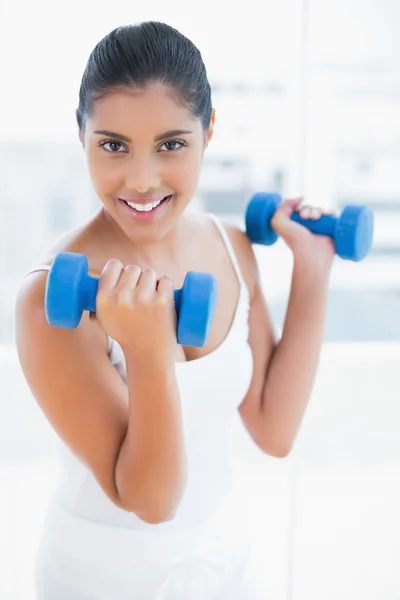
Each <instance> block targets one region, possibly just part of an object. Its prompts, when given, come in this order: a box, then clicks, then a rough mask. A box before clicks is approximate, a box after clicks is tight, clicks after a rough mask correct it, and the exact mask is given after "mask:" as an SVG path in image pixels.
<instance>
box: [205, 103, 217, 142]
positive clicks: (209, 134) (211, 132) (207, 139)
mask: <svg viewBox="0 0 400 600" xmlns="http://www.w3.org/2000/svg"><path fill="white" fill-rule="evenodd" d="M214 125H215V108H213V109H212V113H211V119H210V126H209V128H208V131H207V133H206V137H205V145H204V149H206V148H207V146H208V144H209V142H211V140H212V137H213V135H214Z"/></svg>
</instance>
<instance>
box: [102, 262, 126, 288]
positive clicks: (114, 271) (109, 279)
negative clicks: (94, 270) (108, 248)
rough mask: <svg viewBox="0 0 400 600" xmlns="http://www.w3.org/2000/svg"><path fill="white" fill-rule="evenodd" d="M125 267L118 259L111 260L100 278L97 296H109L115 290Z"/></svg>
mask: <svg viewBox="0 0 400 600" xmlns="http://www.w3.org/2000/svg"><path fill="white" fill-rule="evenodd" d="M123 269H124V265H123V264H122V263H121V261H120V260H118V259H117V258H111V259H110V260H109V261H108V262H107V263H106V264H105V265H104V268H103V270H102V272H101V275H100V278H99V284H98V288H97V295H98V296H99V295H102V294H104V293H105V294H107V293H109V292H110V291H111V290H113V289H114V288H115V286H116V285H117V283H118V281H119V278H120V275H121V273H122V272H123Z"/></svg>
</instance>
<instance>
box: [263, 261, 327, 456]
mask: <svg viewBox="0 0 400 600" xmlns="http://www.w3.org/2000/svg"><path fill="white" fill-rule="evenodd" d="M329 274H330V268H329V265H327V266H326V265H322V266H321V267H317V268H315V267H314V266H313V267H312V268H308V267H307V266H306V265H303V264H296V263H295V264H294V268H293V274H292V285H291V292H290V297H289V303H288V309H287V313H286V319H285V324H284V328H283V332H282V337H281V340H280V342H279V343H278V344H277V346H276V348H275V350H274V353H273V356H272V358H271V361H270V364H269V368H268V371H267V373H266V377H265V385H264V389H263V396H262V408H261V412H262V417H261V418H262V421H263V436H262V437H263V441H264V446H265V448H267V449H268V448H270V449H272V450H273V452H276V453H277V454H278V455H283V456H284V455H286V454H287V453H288V452H289V451H290V449H291V447H292V445H293V442H294V439H295V437H296V435H297V432H298V430H299V427H300V425H301V421H302V419H303V416H304V413H305V410H306V408H307V404H308V401H309V398H310V395H311V392H312V389H313V385H314V380H315V376H316V372H317V367H318V361H319V355H320V349H321V345H322V341H323V335H324V324H325V316H326V306H327V297H328V283H329Z"/></svg>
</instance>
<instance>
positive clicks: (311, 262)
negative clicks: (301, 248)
mask: <svg viewBox="0 0 400 600" xmlns="http://www.w3.org/2000/svg"><path fill="white" fill-rule="evenodd" d="M334 257H335V256H334V255H329V254H327V253H324V252H321V253H320V254H319V255H317V256H316V255H313V256H306V255H304V254H298V255H293V270H294V271H295V272H298V273H302V274H303V275H304V276H305V277H316V278H322V279H323V278H324V277H328V278H329V275H330V272H331V270H332V265H333V260H334Z"/></svg>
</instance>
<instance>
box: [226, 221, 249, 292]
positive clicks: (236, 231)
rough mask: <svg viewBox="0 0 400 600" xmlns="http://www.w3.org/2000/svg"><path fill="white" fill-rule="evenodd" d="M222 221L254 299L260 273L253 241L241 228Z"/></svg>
mask: <svg viewBox="0 0 400 600" xmlns="http://www.w3.org/2000/svg"><path fill="white" fill-rule="evenodd" d="M220 221H221V223H222V225H223V227H224V228H225V231H226V232H227V234H228V237H229V240H230V242H231V244H232V247H233V250H234V252H235V254H236V258H237V261H238V263H239V267H240V270H241V272H242V275H243V279H244V280H245V282H246V284H247V287H248V289H249V292H250V296H251V297H252V296H253V292H254V289H255V286H256V284H257V281H258V279H259V273H258V265H257V258H256V256H255V254H254V250H253V246H252V244H251V241H250V239H249V237H248V236H247V234H246V232H245V231H243V230H242V229H240V227H238V226H236V225H234V224H233V223H230V222H228V221H225V220H224V219H220Z"/></svg>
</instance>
